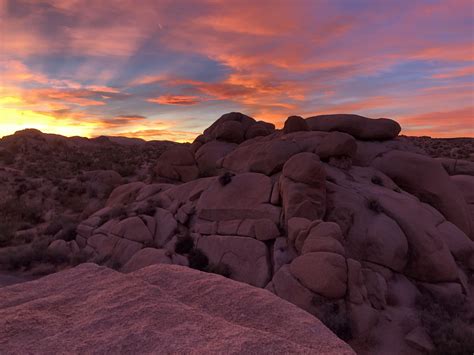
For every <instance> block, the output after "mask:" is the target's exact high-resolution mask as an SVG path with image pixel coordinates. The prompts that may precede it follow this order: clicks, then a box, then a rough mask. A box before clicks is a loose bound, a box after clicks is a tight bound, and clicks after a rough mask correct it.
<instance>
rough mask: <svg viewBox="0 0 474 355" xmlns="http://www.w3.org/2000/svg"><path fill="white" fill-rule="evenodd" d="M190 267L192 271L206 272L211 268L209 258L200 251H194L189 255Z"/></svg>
mask: <svg viewBox="0 0 474 355" xmlns="http://www.w3.org/2000/svg"><path fill="white" fill-rule="evenodd" d="M188 261H189V267H190V268H192V269H196V270H200V271H206V269H207V267H208V266H209V258H208V257H207V255H206V254H204V252H203V251H202V250H200V249H193V250H192V251H191V252H190V253H189V255H188Z"/></svg>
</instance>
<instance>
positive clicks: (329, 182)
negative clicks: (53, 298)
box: [76, 113, 474, 354]
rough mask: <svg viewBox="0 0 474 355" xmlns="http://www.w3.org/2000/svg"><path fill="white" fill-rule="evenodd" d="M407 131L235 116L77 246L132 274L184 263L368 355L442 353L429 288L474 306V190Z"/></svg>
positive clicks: (115, 204)
mask: <svg viewBox="0 0 474 355" xmlns="http://www.w3.org/2000/svg"><path fill="white" fill-rule="evenodd" d="M399 132H400V126H399V125H398V123H396V122H395V121H392V120H389V119H378V120H371V119H369V118H366V117H361V116H357V115H329V116H316V117H311V118H308V119H303V118H301V117H298V116H292V117H289V118H288V120H287V122H286V123H285V126H284V128H283V130H275V128H274V126H273V125H271V124H268V123H265V122H257V121H256V120H254V119H252V118H251V117H249V116H246V115H243V114H240V113H230V114H226V115H223V116H222V117H221V118H220V119H219V120H217V121H216V122H215V123H214V124H212V125H211V126H210V127H209V128H208V129H206V130H205V131H204V134H203V135H201V136H199V137H198V138H197V139H196V140H195V142H194V143H193V144H192V145H191V147H183V148H176V149H174V150H173V151H168V152H167V153H165V154H163V156H162V157H161V158H160V159H159V161H158V162H157V166H156V173H157V175H158V176H160V177H161V178H163V182H162V183H157V184H151V185H146V184H143V183H132V184H128V185H124V186H120V187H118V188H117V189H116V190H115V191H114V192H113V193H112V194H111V196H110V198H109V201H108V202H107V207H106V208H105V209H103V210H101V211H98V212H97V213H95V214H94V215H93V216H91V217H90V218H89V219H87V220H86V221H84V222H83V223H82V224H81V225H80V226H79V227H78V236H77V238H76V241H77V244H78V245H79V246H80V247H81V248H84V249H86V250H87V251H88V252H89V253H90V255H91V257H92V258H93V259H94V260H95V261H97V262H100V263H105V264H107V265H109V266H114V267H117V268H120V270H122V271H124V272H132V271H134V270H136V269H138V268H141V267H144V266H146V265H149V264H152V263H173V264H180V265H189V266H191V267H195V268H198V269H201V270H206V271H210V272H217V273H221V274H225V276H227V277H230V278H232V279H234V280H237V281H241V282H245V283H248V284H250V285H253V286H256V287H261V288H266V289H267V290H269V291H271V292H273V293H275V294H276V295H278V296H280V297H281V298H284V299H286V300H288V301H289V302H291V303H294V304H295V305H297V306H299V307H300V308H303V309H305V310H306V311H308V312H310V313H312V314H314V315H316V316H317V317H319V318H320V319H322V320H323V321H325V323H326V324H327V325H328V326H329V327H330V328H331V329H332V330H333V331H335V332H336V333H337V334H338V335H339V336H341V337H342V338H343V339H345V340H347V341H349V343H350V344H351V345H353V346H354V347H355V348H356V350H359V351H362V352H363V351H364V350H363V349H364V347H369V350H367V348H365V349H366V351H370V352H379V353H384V352H388V351H392V352H393V351H395V352H399V353H413V354H418V353H419V354H421V353H425V352H428V351H431V350H432V349H433V346H434V345H433V339H431V338H430V337H429V334H428V332H427V330H426V329H425V328H424V327H423V324H422V322H421V317H420V316H419V310H418V309H417V308H416V307H415V300H416V298H417V297H418V296H419V295H420V294H421V291H422V290H425V291H426V290H429V291H430V292H431V293H433V294H443V295H450V296H451V297H461V298H463V299H465V300H466V301H467V302H472V296H471V293H470V292H471V291H470V286H469V285H470V281H469V278H470V277H472V272H473V271H474V242H473V241H472V238H473V228H474V226H473V219H472V204H473V203H474V199H473V198H472V196H471V195H472V194H470V186H472V184H471V180H470V179H469V178H463V177H460V176H449V174H448V172H446V170H445V169H443V165H442V164H441V163H440V162H439V161H437V160H435V159H431V158H429V157H427V156H423V155H420V154H419V153H420V151H419V150H418V149H417V148H415V147H414V146H412V145H410V144H408V143H407V142H406V141H405V140H404V139H403V138H398V137H397V136H398V133H399ZM469 177H472V176H469ZM470 208H471V209H470ZM223 270H224V271H225V272H223ZM375 325H377V326H375ZM386 334H391V336H390V337H387V336H385V335H386ZM374 339H375V340H376V341H375V343H374V342H373V340H374ZM367 344H369V345H367ZM393 344H397V346H398V348H397V349H395V350H394V349H393Z"/></svg>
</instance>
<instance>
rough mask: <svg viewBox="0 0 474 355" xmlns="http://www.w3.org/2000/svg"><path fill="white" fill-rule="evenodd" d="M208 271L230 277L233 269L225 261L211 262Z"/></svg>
mask: <svg viewBox="0 0 474 355" xmlns="http://www.w3.org/2000/svg"><path fill="white" fill-rule="evenodd" d="M207 272H210V273H212V274H217V275H221V276H224V277H227V278H229V277H230V276H231V275H232V269H231V268H230V266H229V265H227V264H225V263H219V264H217V265H214V264H211V265H209V267H208V268H207Z"/></svg>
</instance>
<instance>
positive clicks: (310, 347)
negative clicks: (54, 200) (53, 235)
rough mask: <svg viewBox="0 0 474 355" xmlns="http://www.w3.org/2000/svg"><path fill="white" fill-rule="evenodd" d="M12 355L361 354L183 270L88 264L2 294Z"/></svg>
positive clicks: (221, 283) (3, 329) (224, 282)
mask: <svg viewBox="0 0 474 355" xmlns="http://www.w3.org/2000/svg"><path fill="white" fill-rule="evenodd" d="M0 345H1V348H2V353H61V352H64V351H67V352H70V353H116V354H117V353H193V352H199V353H206V354H210V353H234V354H248V353H271V354H288V353H317V354H334V355H336V354H337V355H339V354H353V353H354V352H353V351H352V349H351V348H350V347H349V346H348V345H347V344H345V343H344V342H343V341H341V340H339V339H338V338H337V337H336V336H335V335H334V334H332V333H331V332H330V331H329V330H328V329H327V328H326V327H325V326H324V325H323V324H322V323H321V322H320V321H319V320H317V319H316V318H314V317H313V316H311V315H310V314H308V313H306V312H305V311H303V310H301V309H299V308H298V307H297V306H294V305H292V304H290V303H288V302H286V301H283V300H282V299H280V298H278V297H277V296H275V295H273V294H272V293H270V292H268V291H266V290H262V289H257V288H253V287H251V286H248V285H245V284H243V283H239V282H235V281H232V280H228V279H225V278H223V277H222V276H218V275H212V274H208V273H203V272H199V271H195V270H191V269H189V268H186V267H180V266H175V265H155V266H150V267H147V268H145V269H141V270H139V271H136V272H133V273H129V274H122V273H119V272H116V271H113V270H111V269H108V268H105V267H98V266H97V265H94V264H84V265H81V266H78V267H76V268H74V269H71V270H68V271H63V272H60V273H57V274H54V275H51V276H47V277H45V278H43V279H41V280H38V281H33V282H27V283H23V284H20V285H15V286H10V287H5V288H1V289H0Z"/></svg>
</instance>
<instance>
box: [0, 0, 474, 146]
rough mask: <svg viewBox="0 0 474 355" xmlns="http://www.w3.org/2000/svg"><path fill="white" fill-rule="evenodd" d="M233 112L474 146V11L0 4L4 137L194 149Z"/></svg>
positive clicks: (338, 4) (212, 2)
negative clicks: (334, 116) (393, 126)
mask: <svg viewBox="0 0 474 355" xmlns="http://www.w3.org/2000/svg"><path fill="white" fill-rule="evenodd" d="M231 111H239V112H242V113H245V114H247V115H250V116H252V117H254V118H256V119H259V120H265V121H269V122H273V123H275V124H276V126H277V127H281V126H282V124H283V123H284V121H285V119H286V118H287V117H288V116H290V115H300V116H303V117H308V116H312V115H316V114H328V113H356V114H360V115H364V116H367V117H372V118H379V117H388V118H393V119H395V120H397V121H398V122H400V124H401V125H402V127H403V131H402V133H403V134H406V135H430V136H433V137H455V136H464V137H474V1H472V0H442V1H441V0H416V1H400V0H258V1H257V0H179V1H178V0H139V1H137V0H110V1H98V0H0V136H4V135H8V134H12V133H13V132H15V131H17V130H20V129H24V128H37V129H40V130H42V131H44V132H50V133H58V134H62V135H66V136H74V135H80V136H87V137H94V136H99V135H121V136H130V137H140V138H144V139H147V140H152V139H160V140H161V139H166V140H174V141H192V140H193V139H194V137H196V135H198V134H199V133H200V132H202V131H203V130H204V129H205V128H206V127H208V126H209V125H210V124H211V123H212V122H213V121H215V120H216V119H217V118H219V117H220V116H221V115H222V114H224V113H226V112H231Z"/></svg>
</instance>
